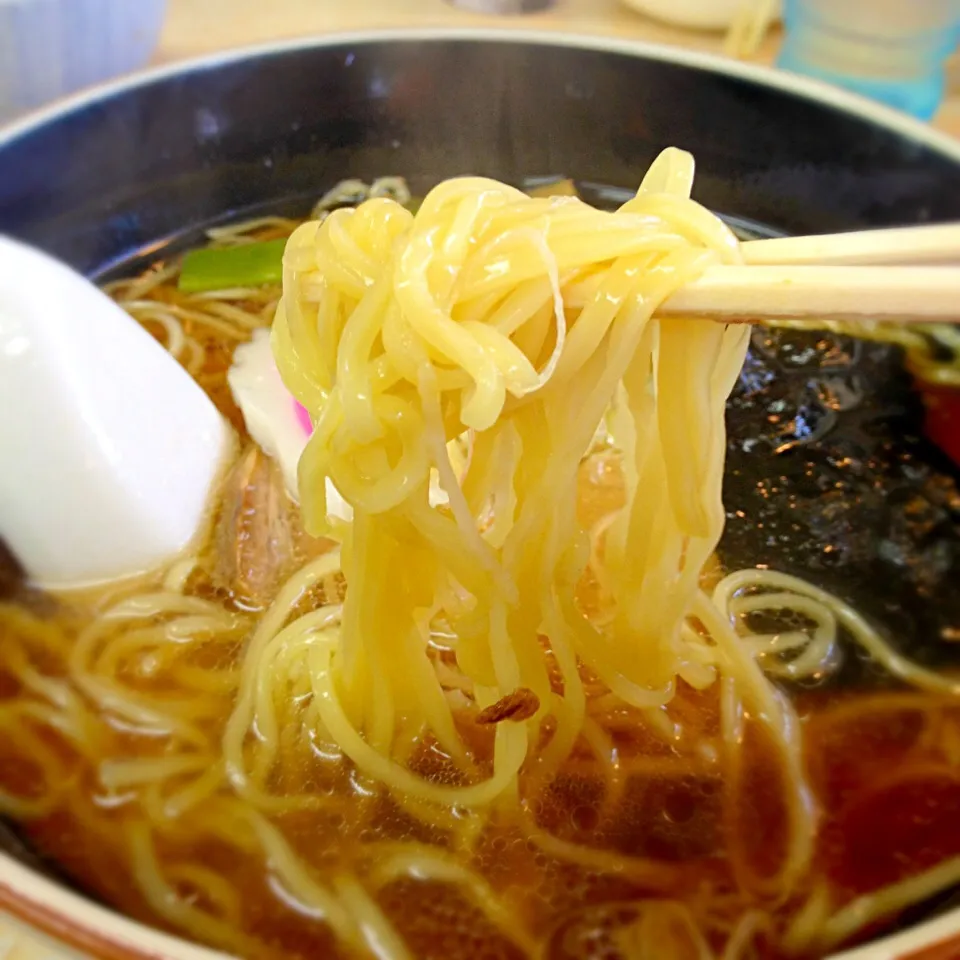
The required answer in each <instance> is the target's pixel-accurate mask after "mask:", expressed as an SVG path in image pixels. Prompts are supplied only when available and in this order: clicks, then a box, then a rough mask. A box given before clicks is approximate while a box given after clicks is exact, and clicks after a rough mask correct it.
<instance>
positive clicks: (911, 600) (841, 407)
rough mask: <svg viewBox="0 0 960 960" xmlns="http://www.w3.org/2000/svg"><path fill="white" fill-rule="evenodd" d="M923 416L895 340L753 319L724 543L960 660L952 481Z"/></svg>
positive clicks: (918, 654) (958, 510)
mask: <svg viewBox="0 0 960 960" xmlns="http://www.w3.org/2000/svg"><path fill="white" fill-rule="evenodd" d="M922 417H923V412H922V408H921V404H920V400H919V397H918V395H917V394H916V393H915V391H914V390H913V387H912V383H911V380H910V377H909V375H908V374H907V373H906V372H905V371H904V368H903V362H902V357H901V354H900V351H899V350H898V349H897V348H894V347H888V346H884V345H881V344H876V343H872V342H869V341H858V340H853V339H852V338H849V337H845V336H840V335H837V334H832V333H823V332H800V331H793V330H775V329H768V328H762V327H758V328H756V329H755V330H754V333H753V337H752V341H751V347H750V352H749V356H748V358H747V362H746V364H745V365H744V369H743V373H742V374H741V376H740V380H739V383H738V385H737V387H736V388H735V390H734V392H733V396H732V397H731V400H730V403H729V405H728V410H727V422H728V445H727V471H726V479H725V485H724V502H725V504H726V505H727V511H728V512H727V528H726V532H725V534H724V538H723V541H722V543H721V551H722V553H723V557H724V560H725V562H726V564H727V566H728V567H731V568H734V567H738V566H753V565H757V564H768V565H769V566H770V567H771V569H775V570H782V571H784V572H786V573H793V574H796V575H797V576H800V577H803V578H805V579H807V580H810V581H812V582H814V583H816V584H818V585H820V586H823V587H824V588H826V589H828V590H830V591H831V592H833V593H835V594H837V595H839V596H840V597H842V598H844V599H846V600H848V601H850V602H851V603H853V604H854V606H855V607H856V608H857V609H858V610H860V611H861V612H862V613H863V614H865V615H866V616H867V617H868V618H869V619H870V620H871V621H872V622H873V623H874V624H875V625H876V626H877V627H878V628H879V629H880V630H881V632H882V634H883V635H884V636H885V637H886V638H887V639H888V640H889V641H890V642H892V643H893V644H894V646H895V647H896V648H897V649H899V650H901V651H902V652H903V653H905V654H907V655H908V656H910V657H911V658H914V659H915V660H918V661H920V662H923V663H927V664H937V665H945V666H947V665H960V645H958V644H956V643H952V642H947V641H949V640H952V638H953V637H955V636H956V635H957V632H956V631H957V628H958V627H960V590H958V589H957V587H956V585H957V584H958V583H960V494H958V492H957V486H956V480H957V475H956V471H955V469H954V468H953V466H952V465H951V464H950V462H949V461H948V460H947V458H946V457H944V456H943V455H942V454H941V452H940V451H939V450H938V449H937V448H936V447H934V446H933V445H932V444H931V443H929V442H928V441H927V440H926V439H925V438H924V437H923V435H922ZM846 660H847V663H848V664H851V667H849V668H848V669H847V670H846V671H845V675H846V676H847V678H848V679H853V676H851V671H852V673H854V674H857V673H859V674H861V675H862V674H863V669H862V668H863V666H864V664H863V658H858V657H847V658H846ZM868 672H871V673H872V671H868Z"/></svg>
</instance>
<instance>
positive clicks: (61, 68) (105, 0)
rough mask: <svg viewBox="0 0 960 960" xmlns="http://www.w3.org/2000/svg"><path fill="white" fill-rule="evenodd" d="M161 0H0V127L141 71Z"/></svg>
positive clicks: (161, 14) (151, 47) (157, 30)
mask: <svg viewBox="0 0 960 960" xmlns="http://www.w3.org/2000/svg"><path fill="white" fill-rule="evenodd" d="M165 9H166V0H0V122H2V121H4V120H9V119H10V118H12V117H14V116H16V115H17V114H19V113H22V112H24V111H26V110H30V109H32V108H34V107H38V106H41V105H42V104H44V103H48V102H49V101H51V100H55V99H56V98H57V97H61V96H64V95H65V94H68V93H72V92H73V91H74V90H79V89H81V88H82V87H86V86H89V85H91V84H94V83H99V82H101V81H103V80H108V79H109V78H110V77H115V76H118V75H119V74H122V73H127V72H129V71H130V70H135V69H137V68H138V67H142V66H144V65H145V64H146V63H147V62H148V61H149V59H150V57H151V55H152V54H153V51H154V49H155V48H156V45H157V40H158V39H159V36H160V29H161V26H162V24H163V17H164V12H165Z"/></svg>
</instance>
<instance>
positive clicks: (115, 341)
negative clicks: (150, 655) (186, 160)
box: [0, 237, 234, 588]
mask: <svg viewBox="0 0 960 960" xmlns="http://www.w3.org/2000/svg"><path fill="white" fill-rule="evenodd" d="M233 442H234V438H233V432H232V430H231V428H230V427H229V425H228V424H227V423H226V421H225V420H224V419H223V417H222V416H221V415H220V413H219V412H218V411H217V409H216V408H215V407H214V406H213V404H212V403H211V402H210V400H209V399H208V398H207V396H206V395H205V394H204V393H203V391H202V390H201V389H200V387H198V386H197V384H196V383H194V382H193V380H192V379H191V378H190V376H189V375H188V374H187V373H186V371H185V370H183V369H182V368H181V367H180V366H179V364H177V362H176V361H175V360H173V359H172V358H171V357H170V355H169V354H168V353H167V352H166V350H164V349H163V348H162V347H161V346H160V345H159V344H158V343H157V342H156V341H155V340H154V339H153V338H152V337H151V336H150V335H149V334H148V333H146V332H145V331H144V330H143V329H141V328H140V327H139V326H138V325H137V324H136V323H135V322H134V321H133V320H131V318H130V317H129V316H128V315H127V314H126V313H125V312H124V311H123V310H122V309H120V307H118V306H117V305H116V304H115V303H114V302H113V301H112V300H111V299H110V298H109V297H107V296H106V295H105V294H103V293H101V292H100V291H99V290H98V289H97V288H96V287H94V286H93V284H91V283H90V282H89V281H87V280H86V279H84V278H83V277H82V276H80V275H79V274H78V273H75V272H74V271H73V270H71V269H70V268H68V267H67V266H65V265H64V264H62V263H60V262H59V261H57V260H54V259H53V258H52V257H49V256H47V255H46V254H43V253H40V252H39V251H37V250H35V249H32V248H30V247H27V246H24V245H23V244H21V243H18V242H16V241H13V240H10V239H7V238H4V237H0V538H2V539H3V540H4V541H6V543H7V545H8V546H9V547H10V549H11V550H12V551H13V553H14V554H15V555H16V556H17V558H18V559H19V561H20V562H21V563H22V564H23V566H24V568H25V570H26V572H27V573H28V574H29V576H30V577H31V578H32V579H34V580H36V581H37V582H39V583H41V584H43V585H44V586H45V587H48V588H71V587H78V586H82V585H85V584H88V583H92V582H96V581H101V580H106V579H113V578H117V577H123V576H127V575H132V574H136V573H139V572H143V571H146V570H149V569H151V568H154V567H157V566H158V565H160V564H162V563H163V562H165V561H168V560H170V559H172V558H173V557H175V556H176V555H177V554H178V553H180V552H181V551H183V550H184V549H185V548H186V547H187V546H188V545H189V544H190V542H191V540H192V539H193V538H194V536H195V535H196V534H197V532H198V530H199V528H200V526H201V524H202V522H203V519H204V514H205V511H206V509H207V505H208V502H209V500H210V496H211V491H212V488H213V486H214V485H215V483H216V481H217V478H218V476H219V474H220V471H221V469H222V468H223V466H224V464H225V462H226V460H227V459H228V457H229V452H230V450H231V449H232V446H233Z"/></svg>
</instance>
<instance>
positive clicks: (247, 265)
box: [177, 240, 287, 293]
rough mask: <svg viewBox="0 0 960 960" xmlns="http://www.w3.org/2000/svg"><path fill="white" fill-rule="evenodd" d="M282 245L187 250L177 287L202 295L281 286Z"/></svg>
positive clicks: (282, 242) (283, 242)
mask: <svg viewBox="0 0 960 960" xmlns="http://www.w3.org/2000/svg"><path fill="white" fill-rule="evenodd" d="M286 245H287V241H286V240H267V241H265V242H263V243H245V244H242V245H241V246H238V247H218V248H214V247H210V248H207V249H205V250H191V251H190V252H189V253H188V254H187V255H186V256H185V257H184V258H183V265H182V267H181V268H180V280H179V281H178V282H177V286H178V287H179V288H180V289H181V290H182V291H183V292H184V293H203V292H204V291H206V290H227V289H229V288H231V287H262V286H265V285H266V284H268V283H281V282H282V280H283V248H284V247H285V246H286Z"/></svg>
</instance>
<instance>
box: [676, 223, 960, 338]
mask: <svg viewBox="0 0 960 960" xmlns="http://www.w3.org/2000/svg"><path fill="white" fill-rule="evenodd" d="M771 242H773V241H771ZM658 313H659V314H661V315H667V316H669V315H671V314H673V315H677V314H684V315H687V316H703V317H711V318H712V319H715V320H722V321H725V322H728V323H730V322H751V321H756V320H763V319H764V318H778V319H795V320H811V321H824V320H879V321H895V322H897V323H958V322H960V267H882V266H879V267H878V266H873V267H842V266H841V267H833V266H831V267H822V266H815V267H813V266H735V267H728V266H717V267H710V268H708V269H707V270H706V271H705V272H704V273H703V275H702V276H701V277H700V278H699V279H698V280H696V281H694V282H692V283H689V284H687V285H686V286H685V287H683V288H682V289H681V290H679V291H678V292H677V293H675V294H674V295H673V296H672V297H670V298H669V299H668V300H667V301H666V302H665V303H663V304H662V306H661V307H660V309H659V310H658Z"/></svg>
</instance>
